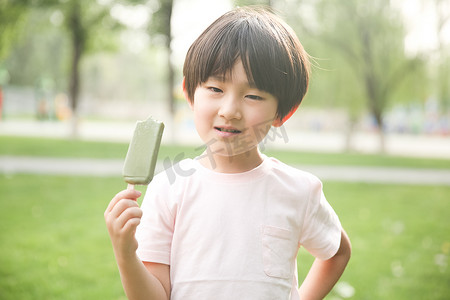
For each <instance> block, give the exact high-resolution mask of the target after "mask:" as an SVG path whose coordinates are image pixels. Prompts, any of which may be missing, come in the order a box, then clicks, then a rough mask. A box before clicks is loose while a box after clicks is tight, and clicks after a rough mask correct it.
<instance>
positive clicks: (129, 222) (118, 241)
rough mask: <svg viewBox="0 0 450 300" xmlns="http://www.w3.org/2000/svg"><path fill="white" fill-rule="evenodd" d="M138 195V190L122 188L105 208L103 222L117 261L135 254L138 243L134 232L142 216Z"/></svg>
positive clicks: (139, 194)
mask: <svg viewBox="0 0 450 300" xmlns="http://www.w3.org/2000/svg"><path fill="white" fill-rule="evenodd" d="M140 196H141V192H139V191H136V190H128V189H127V190H123V191H121V192H119V193H118V194H117V195H116V196H114V198H113V199H112V200H111V202H110V203H109V205H108V207H107V208H106V211H105V214H104V216H105V222H106V226H107V227H108V232H109V236H110V238H111V242H112V246H113V249H114V254H115V256H116V259H117V260H118V261H119V260H126V259H127V258H130V257H134V256H135V255H136V250H137V246H138V244H137V240H136V238H135V237H134V234H135V232H136V227H137V226H138V225H139V223H140V222H141V217H142V210H141V209H140V208H139V204H138V203H137V201H136V200H137V198H139V197H140Z"/></svg>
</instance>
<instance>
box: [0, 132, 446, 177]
mask: <svg viewBox="0 0 450 300" xmlns="http://www.w3.org/2000/svg"><path fill="white" fill-rule="evenodd" d="M127 149H128V144H127V143H112V142H108V143H107V142H93V141H79V140H70V139H69V140H66V139H51V138H29V137H12V136H0V155H25V156H30V155H32V156H45V157H75V158H79V157H89V158H117V159H124V158H125V155H126V152H127ZM202 150H203V149H202V147H201V145H198V147H197V146H187V145H162V146H161V149H160V152H159V159H164V158H169V159H170V160H171V161H173V160H174V159H175V158H176V157H177V156H183V157H195V156H197V155H200V154H201V153H202ZM265 153H266V154H267V155H269V156H275V157H277V158H280V159H282V160H283V162H286V163H288V164H303V165H309V164H312V165H352V166H390V167H409V168H436V169H450V160H449V159H429V158H412V157H398V156H390V155H369V154H360V153H313V152H298V151H288V150H273V149H272V150H267V151H265Z"/></svg>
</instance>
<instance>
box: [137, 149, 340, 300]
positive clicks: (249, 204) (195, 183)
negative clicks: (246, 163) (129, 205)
mask: <svg viewBox="0 0 450 300" xmlns="http://www.w3.org/2000/svg"><path fill="white" fill-rule="evenodd" d="M142 209H143V212H144V214H143V217H142V220H141V224H140V225H139V226H138V229H137V232H136V238H137V240H138V243H139V247H138V251H137V254H138V256H139V257H140V258H141V259H142V260H143V261H150V262H157V263H162V264H168V265H170V280H171V287H172V290H171V299H172V300H178V299H184V300H189V299H195V300H198V299H215V300H220V299H224V300H225V299H226V300H229V299H299V296H298V292H297V285H298V283H297V272H296V271H297V269H296V258H297V252H298V249H299V247H300V246H303V247H305V248H306V249H307V250H308V251H309V252H311V254H313V255H314V256H315V257H317V258H319V259H323V260H325V259H329V258H331V257H332V256H334V254H335V253H336V252H337V250H338V248H339V245H340V237H341V225H340V222H339V219H338V217H337V215H336V214H335V212H334V211H333V209H332V208H331V206H330V205H329V204H328V202H327V201H326V199H325V197H324V195H323V192H322V184H321V182H320V181H319V179H317V178H316V177H315V176H313V175H311V174H309V173H306V172H303V171H300V170H298V169H295V168H292V167H290V166H288V165H285V164H283V163H281V162H280V161H278V160H276V159H274V158H267V157H265V159H264V161H263V163H261V164H260V165H259V166H258V167H256V168H255V169H253V170H250V171H248V172H244V173H238V174H224V173H217V172H214V171H211V170H209V169H207V168H204V167H203V166H202V165H200V163H199V162H198V161H197V160H192V159H186V160H183V161H181V162H180V163H179V165H175V166H172V167H171V168H170V169H167V170H166V171H164V172H161V173H160V174H158V175H157V176H155V178H154V179H153V181H152V182H151V184H150V185H149V187H148V189H147V193H146V195H145V198H144V201H143V204H142Z"/></svg>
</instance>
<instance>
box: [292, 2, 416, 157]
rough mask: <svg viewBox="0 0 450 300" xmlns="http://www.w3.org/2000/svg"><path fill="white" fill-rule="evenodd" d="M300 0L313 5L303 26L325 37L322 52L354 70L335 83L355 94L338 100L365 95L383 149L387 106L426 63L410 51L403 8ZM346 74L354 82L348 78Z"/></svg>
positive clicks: (350, 103)
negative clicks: (394, 8) (405, 48)
mask: <svg viewBox="0 0 450 300" xmlns="http://www.w3.org/2000/svg"><path fill="white" fill-rule="evenodd" d="M300 2H301V3H303V4H304V5H309V7H308V8H309V9H308V10H306V11H307V12H309V15H302V17H301V18H300V19H302V18H303V20H307V21H308V22H306V21H304V22H302V23H301V24H300V25H299V27H300V28H301V29H302V30H304V31H305V32H307V33H308V35H310V36H312V37H314V38H315V39H317V40H319V41H321V43H323V45H322V47H321V48H322V50H321V51H322V53H324V54H322V55H323V57H326V58H330V57H331V58H333V59H334V60H335V62H334V64H333V66H338V67H340V68H344V69H348V70H351V72H352V73H353V76H351V75H350V74H349V73H347V72H345V73H342V74H341V75H345V76H347V77H346V78H342V76H341V77H338V80H340V82H341V83H342V85H340V86H339V85H338V86H336V88H338V89H341V91H342V90H343V92H341V94H344V95H345V94H350V95H351V96H350V97H347V99H345V97H343V98H340V99H339V100H340V101H342V102H343V103H346V105H347V107H349V108H351V107H352V106H353V105H355V101H362V100H364V101H365V103H366V107H367V108H368V111H369V112H370V114H371V116H372V117H373V120H374V123H375V125H376V128H377V129H378V132H379V141H380V144H379V145H380V146H379V150H380V151H381V152H384V150H385V139H384V131H383V127H384V120H383V115H384V112H385V110H386V108H387V107H388V104H389V102H390V101H393V100H395V99H394V97H398V93H396V92H397V90H398V89H399V88H400V87H401V86H402V84H403V82H404V81H405V80H406V79H407V78H408V77H409V76H410V74H417V73H418V72H419V71H420V70H421V69H423V66H424V64H423V60H422V59H421V58H419V57H414V58H409V57H407V56H406V54H405V51H404V45H403V39H404V35H405V33H404V28H403V24H402V22H401V18H400V16H399V13H398V12H396V11H394V10H393V9H392V8H391V6H390V2H389V0H381V1H362V0H347V1H339V0H315V1H300ZM294 11H295V10H294ZM311 12H312V13H311ZM347 78H348V79H349V80H348V81H349V82H351V83H352V84H353V85H349V84H348V83H346V82H345V81H346V80H347ZM355 87H356V89H357V90H359V88H362V89H361V90H360V91H361V93H360V92H359V91H358V92H357V93H355V92H354V91H353V89H355ZM406 92H407V91H406ZM329 93H330V94H334V93H336V91H335V90H332V91H329ZM338 93H339V91H338ZM405 97H406V96H405ZM351 123H352V122H350V124H351Z"/></svg>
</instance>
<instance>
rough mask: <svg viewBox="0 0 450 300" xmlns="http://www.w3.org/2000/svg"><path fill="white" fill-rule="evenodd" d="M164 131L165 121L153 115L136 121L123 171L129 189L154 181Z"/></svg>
mask: <svg viewBox="0 0 450 300" xmlns="http://www.w3.org/2000/svg"><path fill="white" fill-rule="evenodd" d="M163 131H164V123H162V122H160V121H157V120H154V119H153V118H152V117H149V118H148V119H147V120H145V121H138V122H137V123H136V128H135V129H134V134H133V138H132V139H131V142H130V145H129V147H128V152H127V156H126V158H125V163H124V165H123V172H122V175H123V178H124V180H125V182H127V183H128V189H134V185H135V184H141V185H147V184H149V183H150V181H152V179H153V174H154V172H155V166H156V159H157V158H158V151H159V146H160V144H161V138H162V135H163Z"/></svg>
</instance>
